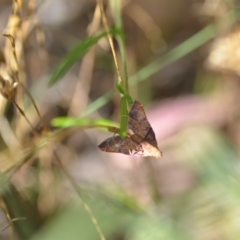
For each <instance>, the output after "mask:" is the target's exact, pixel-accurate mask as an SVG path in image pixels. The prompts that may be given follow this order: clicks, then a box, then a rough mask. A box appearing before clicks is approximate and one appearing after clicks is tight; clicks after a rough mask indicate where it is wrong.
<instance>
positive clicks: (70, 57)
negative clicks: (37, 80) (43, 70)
mask: <svg viewBox="0 0 240 240" xmlns="http://www.w3.org/2000/svg"><path fill="white" fill-rule="evenodd" d="M110 32H111V33H112V34H116V33H118V32H119V31H115V30H111V31H110ZM106 35H107V32H103V33H101V34H99V35H97V36H94V37H88V38H86V39H85V40H83V41H82V42H80V43H79V44H78V45H77V46H76V47H75V48H73V50H72V51H71V52H70V53H68V54H67V56H65V57H64V58H63V60H62V62H61V63H60V64H59V66H58V67H57V68H56V69H55V71H54V72H53V75H52V77H51V79H50V81H49V86H53V85H54V84H55V83H57V82H58V81H59V80H60V79H61V78H62V77H63V76H64V75H65V74H66V73H67V71H68V70H69V69H70V68H71V67H72V65H73V64H74V63H75V62H76V61H77V60H78V59H80V58H81V57H83V56H84V54H85V53H87V52H88V51H89V49H90V48H91V47H92V46H93V45H95V44H96V43H97V42H98V41H99V39H101V38H102V37H105V36H106Z"/></svg>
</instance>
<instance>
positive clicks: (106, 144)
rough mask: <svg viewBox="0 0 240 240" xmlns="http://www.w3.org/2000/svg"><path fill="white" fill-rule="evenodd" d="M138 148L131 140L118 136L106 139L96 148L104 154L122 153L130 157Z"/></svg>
mask: <svg viewBox="0 0 240 240" xmlns="http://www.w3.org/2000/svg"><path fill="white" fill-rule="evenodd" d="M137 146H138V144H137V143H135V142H134V141H132V140H131V138H129V137H126V138H121V137H120V136H115V137H110V138H107V139H106V140H105V141H103V142H102V143H100V144H99V145H98V147H99V148H100V149H101V150H102V151H104V152H113V153H123V154H126V155H130V154H131V153H132V152H133V151H134V150H135V149H136V147H137Z"/></svg>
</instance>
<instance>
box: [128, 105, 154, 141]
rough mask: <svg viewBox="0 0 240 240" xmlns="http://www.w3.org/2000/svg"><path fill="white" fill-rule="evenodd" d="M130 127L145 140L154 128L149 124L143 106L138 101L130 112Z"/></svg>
mask: <svg viewBox="0 0 240 240" xmlns="http://www.w3.org/2000/svg"><path fill="white" fill-rule="evenodd" d="M128 127H129V129H131V130H132V131H133V132H134V133H136V134H138V135H139V136H140V137H141V138H145V136H146V135H147V133H148V131H149V130H150V129H151V128H152V127H151V125H150V123H149V122H148V119H147V116H146V113H145V111H144V108H143V105H142V104H141V103H140V102H138V101H136V100H135V101H134V103H133V105H132V108H131V110H130V112H129V119H128Z"/></svg>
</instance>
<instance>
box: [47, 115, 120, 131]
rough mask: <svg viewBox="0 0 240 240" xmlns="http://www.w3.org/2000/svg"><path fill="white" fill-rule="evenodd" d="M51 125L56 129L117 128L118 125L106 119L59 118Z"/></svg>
mask: <svg viewBox="0 0 240 240" xmlns="http://www.w3.org/2000/svg"><path fill="white" fill-rule="evenodd" d="M51 123H52V125H53V126H54V127H61V128H66V127H74V126H81V127H90V126H93V127H94V126H96V127H104V126H106V127H109V126H113V127H117V124H116V123H115V122H113V121H110V120H108V119H105V118H98V119H89V118H71V117H57V118H54V119H53V120H52V122H51Z"/></svg>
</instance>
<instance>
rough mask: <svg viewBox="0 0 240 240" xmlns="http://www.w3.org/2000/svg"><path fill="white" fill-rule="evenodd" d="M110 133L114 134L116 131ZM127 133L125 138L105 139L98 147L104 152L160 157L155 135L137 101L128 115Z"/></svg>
mask: <svg viewBox="0 0 240 240" xmlns="http://www.w3.org/2000/svg"><path fill="white" fill-rule="evenodd" d="M110 130H111V129H110ZM112 131H113V132H116V129H115V130H112ZM128 132H129V134H128V136H127V137H125V138H121V137H120V136H119V135H117V136H113V137H110V138H107V139H106V140H105V141H103V142H102V143H101V144H99V146H98V147H99V148H100V149H101V150H102V151H104V152H114V153H123V154H126V155H133V156H143V157H148V156H152V157H156V158H160V157H161V156H162V153H161V152H160V150H159V149H158V146H157V141H156V137H155V133H154V131H153V129H152V127H151V125H150V123H149V122H148V120H147V116H146V114H145V111H144V108H143V106H142V104H141V103H140V102H138V101H134V103H133V105H132V108H131V110H130V112H129V114H128Z"/></svg>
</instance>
